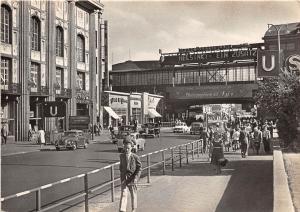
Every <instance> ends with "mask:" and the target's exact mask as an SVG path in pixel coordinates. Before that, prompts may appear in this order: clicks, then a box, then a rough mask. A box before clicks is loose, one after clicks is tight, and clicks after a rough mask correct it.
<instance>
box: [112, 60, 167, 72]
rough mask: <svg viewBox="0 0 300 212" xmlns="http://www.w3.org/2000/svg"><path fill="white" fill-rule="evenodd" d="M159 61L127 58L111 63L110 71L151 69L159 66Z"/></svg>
mask: <svg viewBox="0 0 300 212" xmlns="http://www.w3.org/2000/svg"><path fill="white" fill-rule="evenodd" d="M160 67H161V66H160V62H159V61H158V60H145V61H131V60H128V61H126V62H123V63H117V64H114V65H112V71H118V72H119V71H141V70H153V69H158V68H160Z"/></svg>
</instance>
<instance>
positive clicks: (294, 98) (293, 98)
mask: <svg viewBox="0 0 300 212" xmlns="http://www.w3.org/2000/svg"><path fill="white" fill-rule="evenodd" d="M254 99H255V102H256V105H257V108H258V114H259V115H260V116H261V118H265V117H264V116H265V115H266V114H270V113H271V114H274V116H275V117H276V118H277V119H278V122H277V129H278V134H279V137H280V138H281V139H282V140H283V142H284V144H285V145H290V144H291V143H292V142H298V141H299V139H297V127H298V125H299V120H300V80H299V77H298V76H296V75H295V74H294V73H287V72H286V73H284V74H281V75H280V76H279V77H276V78H275V77H274V78H265V79H264V80H262V81H259V82H258V91H257V93H256V94H255V97H254Z"/></svg>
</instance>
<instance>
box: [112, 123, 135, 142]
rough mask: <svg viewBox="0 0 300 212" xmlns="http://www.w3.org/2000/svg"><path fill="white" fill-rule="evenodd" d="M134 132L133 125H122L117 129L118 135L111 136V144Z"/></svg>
mask: <svg viewBox="0 0 300 212" xmlns="http://www.w3.org/2000/svg"><path fill="white" fill-rule="evenodd" d="M133 132H134V126H133V125H123V126H120V127H119V128H118V133H117V134H113V135H112V143H114V144H116V143H118V141H119V140H123V139H124V137H125V136H126V135H129V134H130V133H133Z"/></svg>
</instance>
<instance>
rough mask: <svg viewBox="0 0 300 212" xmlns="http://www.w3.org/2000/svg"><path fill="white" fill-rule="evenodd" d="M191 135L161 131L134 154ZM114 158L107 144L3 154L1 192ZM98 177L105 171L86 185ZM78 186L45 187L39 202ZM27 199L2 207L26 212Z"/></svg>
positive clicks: (68, 174)
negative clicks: (74, 148)
mask: <svg viewBox="0 0 300 212" xmlns="http://www.w3.org/2000/svg"><path fill="white" fill-rule="evenodd" d="M194 138H195V136H191V135H174V134H171V133H164V134H162V136H161V137H160V138H154V139H147V145H146V149H145V151H143V152H139V153H138V154H139V155H141V154H145V153H148V152H153V151H156V150H159V149H162V148H166V147H170V146H175V145H178V144H182V143H187V142H188V141H190V140H194ZM118 157H119V153H118V152H117V150H116V147H115V145H113V144H111V143H95V144H91V145H90V146H89V147H88V149H86V150H84V149H79V150H76V151H42V152H33V153H28V154H22V155H12V156H7V157H3V158H2V167H1V173H2V178H1V184H2V188H1V195H2V196H7V195H10V194H14V193H18V192H21V191H25V190H28V189H32V188H34V187H38V186H42V185H45V184H48V183H52V182H55V181H58V180H61V179H64V178H68V177H71V176H74V175H77V174H81V173H84V172H87V171H91V170H94V169H97V168H100V167H103V166H106V165H108V164H111V163H114V162H117V161H118ZM155 157H156V158H155ZM155 157H154V158H153V159H154V160H159V156H158V155H157V156H155ZM99 179H101V181H102V182H105V181H107V180H109V179H110V176H109V172H106V173H101V175H97V176H95V177H91V179H89V183H90V185H96V184H97V183H99V181H100V180H99ZM82 188H83V183H82V179H80V181H77V182H76V181H74V182H71V183H65V184H64V186H63V187H55V188H51V189H46V190H44V191H45V192H44V191H43V192H44V193H43V194H42V202H43V204H44V203H47V202H49V201H51V200H56V199H57V198H60V197H63V196H65V194H66V193H69V192H70V191H71V192H76V191H77V192H78V191H80V190H82ZM58 194H59V195H58ZM29 198H32V201H31V204H28V203H26V201H28V197H26V198H23V197H20V198H18V204H16V202H15V200H12V201H8V202H7V203H4V204H3V208H4V209H9V211H26V210H25V205H26V206H28V209H29V208H32V207H34V199H33V198H34V195H29Z"/></svg>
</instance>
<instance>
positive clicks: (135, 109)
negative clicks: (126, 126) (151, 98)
mask: <svg viewBox="0 0 300 212" xmlns="http://www.w3.org/2000/svg"><path fill="white" fill-rule="evenodd" d="M129 103H130V106H129V107H130V109H129V113H130V122H131V123H135V122H137V124H139V123H142V94H141V93H132V94H130V101H129Z"/></svg>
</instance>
